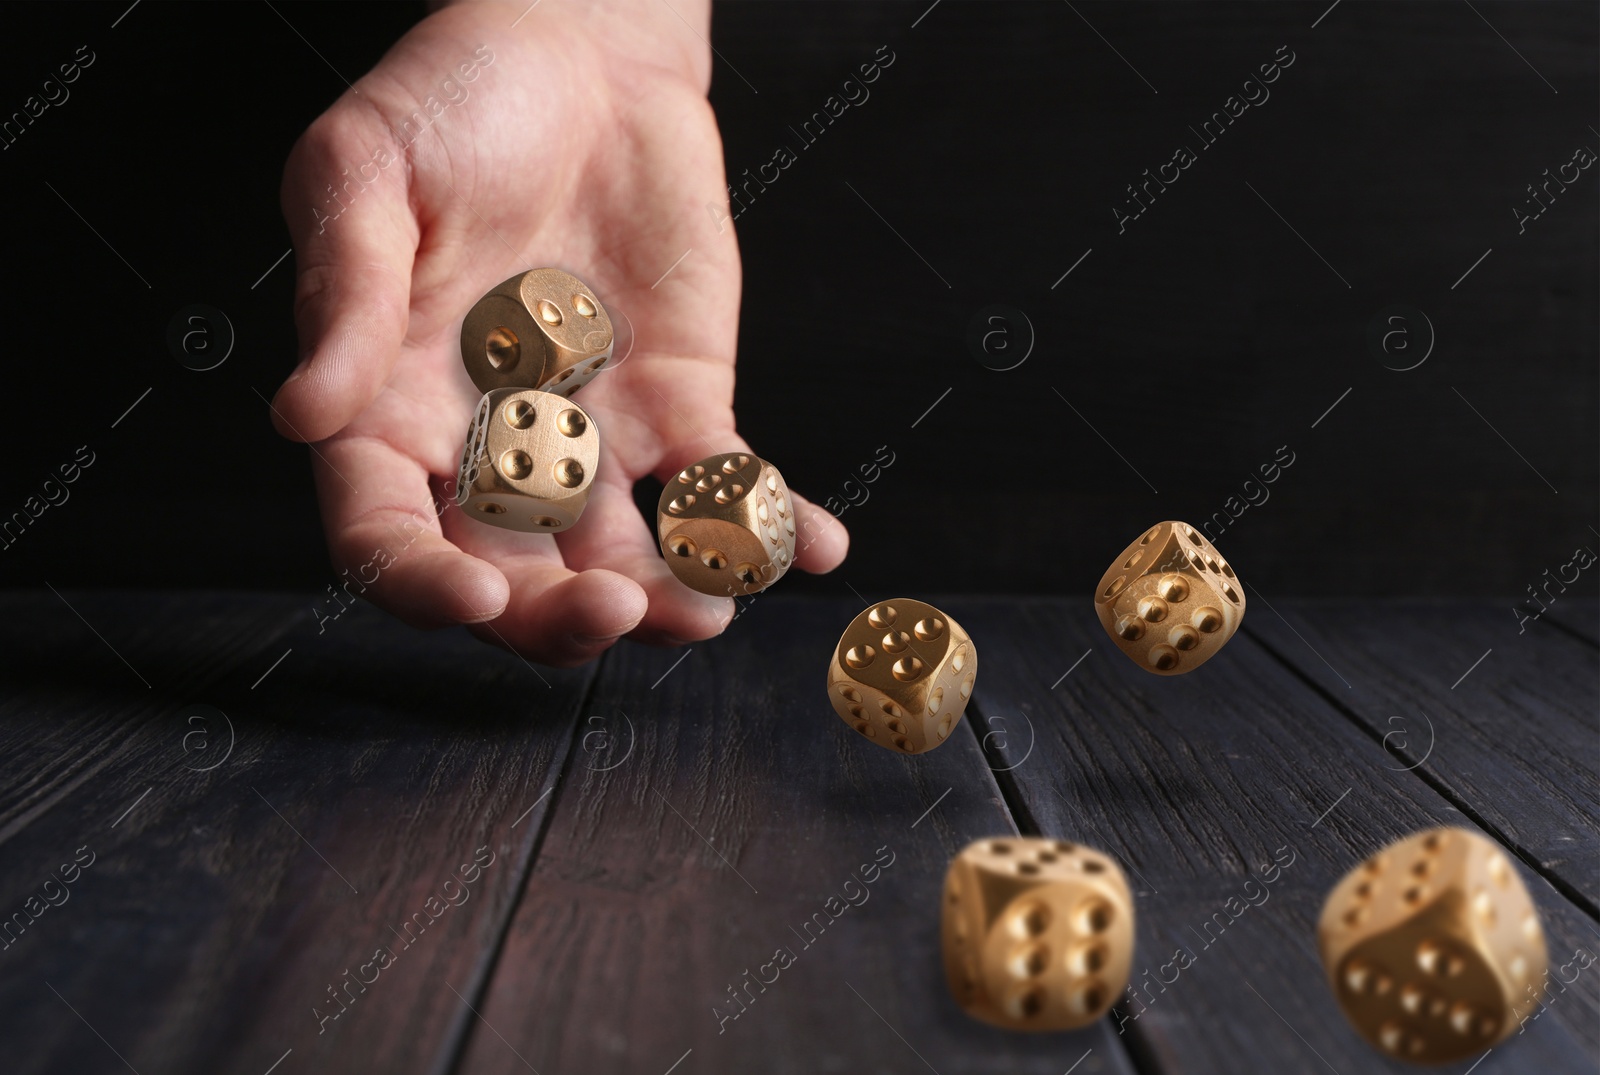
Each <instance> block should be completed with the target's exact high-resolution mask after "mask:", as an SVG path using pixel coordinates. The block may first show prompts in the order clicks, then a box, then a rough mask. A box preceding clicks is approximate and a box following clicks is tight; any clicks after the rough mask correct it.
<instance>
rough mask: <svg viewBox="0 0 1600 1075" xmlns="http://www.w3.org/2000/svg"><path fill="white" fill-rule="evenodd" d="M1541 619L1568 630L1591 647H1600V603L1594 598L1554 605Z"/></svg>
mask: <svg viewBox="0 0 1600 1075" xmlns="http://www.w3.org/2000/svg"><path fill="white" fill-rule="evenodd" d="M1541 619H1543V620H1545V621H1547V622H1549V623H1550V624H1551V625H1552V626H1554V627H1558V628H1564V629H1566V630H1567V631H1568V632H1569V633H1570V634H1572V635H1575V636H1576V637H1578V638H1581V639H1583V640H1584V641H1585V642H1588V643H1589V644H1590V645H1591V646H1600V601H1596V600H1594V599H1592V598H1579V599H1577V600H1573V601H1563V602H1562V603H1561V604H1559V605H1552V606H1551V608H1550V610H1549V611H1548V612H1546V613H1545V614H1544V616H1542V617H1541Z"/></svg>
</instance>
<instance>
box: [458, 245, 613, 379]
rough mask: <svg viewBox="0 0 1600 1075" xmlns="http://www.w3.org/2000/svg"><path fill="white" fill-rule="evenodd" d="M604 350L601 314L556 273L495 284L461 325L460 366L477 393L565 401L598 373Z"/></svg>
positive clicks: (568, 278) (607, 329)
mask: <svg viewBox="0 0 1600 1075" xmlns="http://www.w3.org/2000/svg"><path fill="white" fill-rule="evenodd" d="M611 347H612V330H611V318H610V317H609V316H607V314H606V310H605V307H604V306H601V305H600V300H599V299H597V298H595V295H594V292H593V291H591V290H590V289H589V286H588V285H587V284H585V283H584V282H583V281H582V280H579V279H578V278H577V277H576V276H573V275H572V274H571V273H566V272H562V271H561V270H560V269H529V270H528V271H527V272H525V273H519V274H517V275H516V276H513V277H512V278H511V279H509V280H502V281H501V282H500V283H499V284H498V285H496V286H495V287H494V288H493V289H492V290H490V291H489V293H488V294H486V295H484V296H483V298H481V299H479V300H478V301H477V302H476V303H474V304H473V307H472V309H471V310H470V311H468V312H467V316H466V319H465V320H463V321H462V323H461V361H462V363H463V364H464V365H465V366H466V367H467V375H468V376H469V377H471V378H472V383H473V384H475V385H477V386H478V391H480V392H493V391H494V390H495V389H498V388H537V389H540V390H542V391H545V392H554V393H555V394H556V395H560V396H570V395H571V394H572V393H573V392H576V391H577V390H578V389H579V388H581V387H582V386H583V385H585V384H587V383H588V382H589V381H590V380H592V379H593V378H594V377H595V375H596V374H598V373H599V372H600V371H601V370H602V369H604V368H605V365H606V363H607V362H608V361H609V360H610V358H611Z"/></svg>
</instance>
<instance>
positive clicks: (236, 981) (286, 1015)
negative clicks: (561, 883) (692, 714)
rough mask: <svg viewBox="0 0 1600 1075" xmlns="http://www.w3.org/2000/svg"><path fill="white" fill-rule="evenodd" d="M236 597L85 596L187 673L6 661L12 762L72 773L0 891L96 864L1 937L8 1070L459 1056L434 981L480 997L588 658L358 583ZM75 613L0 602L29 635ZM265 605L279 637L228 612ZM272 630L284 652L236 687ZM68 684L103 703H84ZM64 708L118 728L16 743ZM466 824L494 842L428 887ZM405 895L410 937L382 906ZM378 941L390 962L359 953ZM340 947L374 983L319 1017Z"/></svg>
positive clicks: (455, 1031) (387, 1067)
mask: <svg viewBox="0 0 1600 1075" xmlns="http://www.w3.org/2000/svg"><path fill="white" fill-rule="evenodd" d="M184 605H187V606H188V609H189V613H190V614H189V615H187V616H182V615H174V614H172V613H174V612H178V611H181V610H182V607H183V606H184ZM227 605H228V607H231V608H232V610H233V611H232V613H231V615H230V614H227V613H226V611H222V612H219V609H218V605H217V602H216V601H215V600H212V599H203V600H196V599H195V598H184V599H181V600H179V601H177V602H174V603H173V605H172V608H170V609H168V610H167V612H165V613H163V614H161V615H159V616H158V617H157V618H156V619H155V620H154V621H147V620H145V619H144V617H143V616H142V615H141V611H140V610H139V609H137V608H135V607H131V606H130V605H129V604H128V603H123V604H121V605H117V604H115V603H113V604H109V605H107V604H103V603H100V602H90V601H85V603H84V604H83V605H82V606H80V607H82V609H83V611H84V612H85V614H86V615H88V616H89V617H90V618H91V619H92V620H93V621H94V622H96V625H97V626H98V627H99V628H100V629H101V630H102V631H103V632H105V633H106V635H107V636H108V637H110V638H122V637H125V636H128V637H131V636H136V635H138V634H139V633H140V632H141V631H142V632H143V633H144V634H145V635H146V636H148V637H145V638H144V639H143V640H135V641H133V642H130V643H129V644H128V647H127V649H126V650H125V653H126V654H127V655H128V657H129V659H130V660H132V661H133V662H134V663H135V664H136V665H137V666H138V667H140V669H141V671H143V672H144V674H145V675H146V676H148V677H152V679H153V681H162V680H163V676H162V675H161V674H160V673H161V670H164V669H171V670H172V671H173V672H174V674H175V676H176V674H177V673H178V672H179V671H180V670H183V669H190V668H191V666H192V671H187V672H184V675H187V676H189V677H190V679H191V680H192V682H189V683H184V684H182V685H181V686H177V687H174V688H173V690H174V691H178V692H180V693H176V694H174V693H172V692H171V691H162V690H158V691H156V692H147V691H146V690H145V688H144V687H143V686H142V685H141V684H140V683H138V682H137V681H136V680H133V677H131V676H128V677H127V679H129V680H131V681H132V686H131V687H130V686H128V685H127V684H126V683H124V684H122V685H121V686H117V685H116V680H115V678H114V675H112V676H111V677H110V678H108V679H106V680H105V681H103V682H102V678H101V677H99V676H96V677H95V681H94V683H93V685H92V686H91V687H89V688H83V687H78V686H75V685H71V683H70V679H69V680H66V681H65V682H64V681H62V680H61V679H60V678H58V677H57V676H55V674H54V670H52V669H51V668H50V667H49V666H48V664H44V663H43V662H41V663H40V664H34V665H30V666H22V667H20V668H15V667H14V668H12V670H11V673H10V675H11V677H12V678H13V679H14V678H15V677H16V676H17V675H18V674H19V673H20V674H21V675H23V676H33V677H35V678H44V679H54V680H56V682H55V683H54V684H53V686H52V687H51V688H50V691H53V692H54V700H52V697H51V694H50V691H47V690H44V689H43V688H41V687H40V686H39V684H38V683H37V682H31V681H30V682H26V683H24V685H23V686H24V695H23V696H22V697H23V698H24V701H25V703H26V711H25V712H22V711H16V710H10V709H8V716H9V717H10V719H9V720H7V721H6V722H5V727H6V730H7V733H8V734H10V735H12V736H13V741H14V742H15V743H17V744H18V745H17V750H16V754H15V755H13V756H12V757H10V758H8V759H7V762H6V764H7V765H8V766H14V767H16V769H18V770H20V771H28V770H29V769H30V768H31V769H32V770H35V771H38V772H42V773H45V774H47V775H46V777H44V778H41V780H42V781H43V782H44V783H45V784H47V785H54V786H60V787H62V788H65V789H66V790H65V793H64V794H61V795H54V794H53V793H52V792H51V790H50V788H49V787H48V786H46V787H42V788H41V789H39V790H37V791H34V792H32V793H31V794H32V798H33V799H34V800H36V801H37V802H39V803H41V804H43V809H42V810H38V811H36V816H33V817H32V819H31V821H30V823H28V824H26V825H23V826H20V827H17V831H15V832H14V833H13V834H12V836H11V838H10V839H9V840H8V841H7V843H6V845H5V846H6V854H7V862H8V863H9V867H8V869H7V870H6V872H5V879H4V885H3V887H0V898H3V899H4V901H5V902H4V903H0V908H4V909H5V911H6V913H8V914H9V913H10V912H11V911H13V910H20V909H22V908H23V906H24V901H25V900H26V898H27V896H28V894H29V893H36V892H38V891H39V888H40V885H41V884H42V883H43V882H44V881H45V880H46V879H47V877H48V876H49V875H50V874H51V873H52V872H53V871H55V870H56V868H57V865H58V864H59V863H61V862H63V861H71V859H72V855H73V852H74V850H75V849H76V848H79V847H86V848H87V849H89V850H88V853H89V854H92V856H93V862H92V865H90V867H89V868H88V869H87V870H86V871H85V872H84V873H83V874H82V875H81V877H79V879H78V880H77V882H76V883H75V884H73V885H72V886H70V888H69V889H68V890H67V891H68V892H69V896H68V898H67V902H65V903H64V904H62V905H61V906H59V907H51V908H49V909H48V910H47V911H46V913H45V914H44V915H43V916H42V917H40V919H39V920H38V921H37V922H35V923H34V924H33V926H32V928H30V929H29V930H28V931H27V933H25V934H24V935H23V936H21V937H20V938H19V939H18V942H17V943H16V944H14V945H13V946H12V947H11V948H10V949H9V950H7V951H4V952H0V960H4V961H5V963H6V971H7V973H6V974H5V975H4V976H3V978H0V1037H3V1040H6V1041H8V1042H18V1043H23V1042H26V1043H27V1045H28V1048H27V1049H26V1050H25V1051H23V1050H19V1051H18V1052H16V1053H14V1054H13V1055H12V1056H10V1057H8V1063H7V1065H6V1067H7V1070H10V1071H17V1072H27V1073H34V1072H38V1073H43V1072H63V1071H73V1072H77V1071H110V1070H120V1066H119V1065H118V1063H117V1059H116V1055H115V1054H120V1056H122V1057H124V1058H125V1060H126V1062H127V1063H129V1064H130V1065H131V1066H132V1067H134V1068H136V1069H137V1070H139V1071H141V1072H149V1071H164V1072H197V1073H198V1072H207V1073H210V1072H239V1073H242V1075H261V1072H264V1071H265V1070H267V1068H268V1066H269V1065H271V1064H272V1063H274V1062H275V1061H277V1060H278V1059H280V1058H286V1059H285V1063H284V1066H283V1067H281V1068H279V1069H278V1070H279V1072H280V1073H281V1072H296V1071H300V1072H305V1071H354V1070H371V1071H385V1072H418V1073H421V1072H429V1071H436V1070H442V1069H443V1068H445V1067H447V1066H448V1064H449V1062H450V1060H451V1058H452V1057H453V1056H454V1054H455V1051H456V1048H457V1043H458V1040H459V1037H460V1035H461V1033H462V1032H463V1030H464V1029H465V1025H466V1022H467V1020H468V1019H470V1014H469V1013H468V1012H467V1011H466V1009H465V1007H464V1006H463V1005H462V1003H461V1001H460V1000H458V999H457V997H456V996H454V995H453V994H452V993H451V988H452V987H453V988H456V989H459V990H460V991H461V992H462V993H463V994H466V995H471V994H472V993H473V992H474V991H475V990H476V988H477V985H478V981H479V979H480V978H481V976H482V973H483V969H484V967H486V965H487V963H488V960H489V958H490V956H491V955H492V953H493V952H494V950H495V949H496V947H497V946H498V943H499V938H500V934H501V931H502V930H503V928H504V924H505V921H506V919H507V917H508V915H509V912H510V908H511V906H512V904H513V903H514V901H515V899H516V895H517V892H518V891H519V889H520V886H521V884H522V881H523V876H524V872H525V869H526V866H527V863H528V861H529V860H530V857H531V854H532V850H533V847H534V844H535V837H536V833H537V832H538V829H539V826H540V824H541V820H542V815H543V811H544V810H545V809H547V808H548V804H549V800H548V798H545V799H543V800H541V799H540V798H539V797H540V795H541V794H542V793H543V792H545V791H547V790H548V789H549V788H550V787H551V785H552V783H553V781H554V778H555V775H556V770H557V768H558V767H559V765H560V762H561V761H562V759H563V758H564V757H565V754H566V750H567V747H568V744H569V742H570V739H571V735H572V731H573V728H574V725H575V722H576V718H577V714H578V711H579V707H580V703H581V700H582V698H583V696H584V694H585V692H586V691H587V688H588V684H589V682H590V680H591V678H592V676H593V674H594V672H593V669H592V668H591V669H589V670H587V671H583V672H577V673H562V674H556V673H553V672H551V671H549V670H534V669H531V668H529V667H528V666H526V665H524V664H523V663H522V662H521V661H519V660H518V659H517V658H515V657H512V656H510V655H507V654H503V653H499V652H497V651H492V650H489V649H487V648H486V647H484V646H482V645H480V644H478V643H477V642H475V641H473V640H471V639H470V638H469V637H468V636H467V635H466V634H465V633H464V632H460V631H452V632H446V633H441V634H424V633H419V632H415V631H412V630H410V629H408V628H406V627H403V626H401V625H400V624H398V623H396V622H395V621H393V620H391V619H389V618H388V617H386V616H383V615H381V614H379V613H377V612H375V611H373V610H371V609H367V608H357V609H353V610H352V611H350V612H348V613H346V614H345V615H344V616H343V617H342V618H341V619H339V620H338V621H336V622H333V623H331V624H329V625H328V627H327V630H326V633H324V634H321V635H319V634H318V633H317V631H316V630H315V629H314V627H310V626H307V622H308V620H309V615H308V614H307V613H306V612H305V611H304V607H303V602H299V601H296V602H295V606H296V608H295V610H294V612H293V616H294V620H295V623H296V625H297V626H296V627H295V629H294V630H293V631H291V632H290V633H288V634H283V633H282V631H281V625H282V621H283V620H284V618H285V612H286V609H285V604H284V602H283V601H282V600H280V599H269V600H265V601H262V600H259V599H246V598H239V597H233V598H230V599H229V600H228V602H227ZM52 617H54V618H52ZM68 619H70V615H69V613H68V612H67V611H66V610H65V609H62V610H60V613H59V615H58V616H57V615H55V614H54V613H51V614H49V615H44V614H41V618H38V619H35V620H33V621H31V622H26V623H25V622H23V621H21V620H19V619H15V618H13V619H11V620H9V621H8V623H9V624H10V628H9V630H10V632H11V633H19V632H25V631H33V632H42V633H43V634H44V636H45V637H46V638H47V639H48V638H51V637H53V636H54V635H55V634H56V633H57V632H58V631H60V630H62V629H63V628H62V624H65V623H66V622H67V620H68ZM72 622H76V621H72ZM141 623H142V624H143V626H141ZM262 624H265V625H268V626H270V627H272V628H273V630H271V631H268V632H266V634H267V635H268V636H269V639H270V643H271V645H270V648H269V649H266V650H264V651H262V652H259V653H258V652H255V650H261V645H256V646H255V647H254V649H253V650H251V652H248V653H246V652H245V651H246V650H248V649H250V647H246V646H244V645H243V644H242V643H240V642H238V641H236V640H235V638H234V636H235V635H238V634H240V633H244V632H247V631H248V630H249V629H250V628H251V627H252V625H257V626H259V625H262ZM274 631H276V632H277V633H276V634H274V633H273V632H274ZM7 643H8V644H10V643H11V640H10V639H9V638H8V639H7ZM17 644H18V645H21V646H23V647H24V648H26V647H25V643H23V642H22V641H21V640H19V641H18V643H17ZM280 647H282V648H284V649H287V648H292V649H293V653H292V654H291V656H290V657H289V658H288V659H287V660H285V661H284V662H283V663H282V664H281V665H279V666H278V667H277V668H276V669H275V670H273V671H272V673H271V675H270V676H268V677H267V678H266V679H265V680H264V681H262V682H261V683H260V685H259V687H256V688H254V689H252V687H251V684H252V683H253V682H255V681H256V680H257V678H258V677H259V676H260V674H261V673H262V672H263V671H264V670H265V669H266V667H267V665H268V663H270V662H269V658H270V659H275V658H276V656H277V655H278V654H279V653H281V651H282V650H281V649H280ZM119 648H120V647H119ZM246 658H248V659H246ZM541 675H542V676H543V677H544V678H545V679H546V680H548V681H549V683H550V685H549V686H546V685H545V684H544V683H542V682H541V681H540V679H539V678H538V677H539V676H541ZM180 682H181V680H180ZM86 690H88V691H92V692H95V693H96V695H97V701H98V706H99V710H100V711H103V712H100V711H97V712H94V713H91V714H89V715H88V716H87V717H85V716H82V715H75V709H76V708H77V707H78V706H79V705H80V704H81V700H82V698H83V697H84V696H85V691H86ZM15 697H17V696H13V699H15ZM195 701H204V702H206V703H208V704H210V705H213V706H214V707H216V709H218V710H220V711H221V712H222V713H225V714H226V715H227V717H228V719H229V721H231V725H232V729H233V733H234V735H235V737H236V738H235V741H234V746H233V750H232V752H231V754H230V755H229V756H228V757H227V760H226V761H225V762H223V763H222V764H220V765H218V766H217V767H215V768H214V769H212V770H210V771H208V772H196V771H193V769H192V768H191V767H192V766H195V765H209V764H211V761H210V759H209V758H208V759H207V760H205V761H203V762H202V761H200V760H198V758H197V756H196V755H197V752H196V751H195V750H190V751H188V752H187V753H186V752H185V750H184V747H185V742H184V738H183V737H184V736H185V735H186V734H188V733H189V732H190V731H191V730H192V729H191V727H190V726H188V725H187V724H186V723H185V721H184V720H183V719H182V714H183V713H184V712H185V711H186V710H187V709H188V707H189V704H190V703H192V702H195ZM58 720H59V721H61V722H62V723H63V724H64V725H76V726H77V727H78V730H79V732H80V733H84V734H89V733H99V734H101V735H102V737H103V738H107V739H111V740H113V742H112V743H111V744H109V745H107V744H99V743H92V744H89V748H90V749H91V750H93V751H98V752H100V754H104V755H106V756H105V757H104V758H103V759H102V760H101V761H99V762H97V763H75V764H67V763H64V762H63V761H62V760H61V759H60V757H59V756H58V755H59V754H60V753H61V752H62V749H61V748H62V746H63V744H62V743H60V742H59V741H58V740H59V737H57V736H50V735H47V736H41V737H40V738H39V740H38V741H37V742H36V743H30V742H29V741H28V735H27V734H26V732H27V730H28V729H37V728H48V727H50V725H51V724H52V723H53V722H56V721H58ZM213 734H215V735H217V736H223V735H225V734H226V733H225V732H223V731H222V730H221V729H220V728H214V729H213ZM66 745H67V746H72V745H74V744H71V743H68V744H66ZM188 745H189V746H190V747H194V746H196V745H197V741H191V742H190V743H189V744H188ZM218 746H219V748H220V743H219V744H218ZM82 752H83V749H82V748H81V747H80V749H79V753H82ZM98 756H99V755H97V757H98ZM213 757H214V755H213ZM186 763H187V764H186ZM89 764H98V766H99V767H98V769H97V770H96V771H94V772H93V774H92V776H91V778H90V779H86V780H85V779H79V778H78V776H77V774H80V773H81V772H82V771H83V769H84V767H85V765H89ZM147 788H148V789H151V790H149V793H148V795H146V796H145V797H143V798H142V799H140V798H138V796H140V795H141V793H142V792H143V791H145V789H147ZM134 803H137V805H136V808H135V809H133V810H132V811H131V812H128V813H127V815H126V817H125V818H121V819H120V820H118V819H119V815H120V814H122V813H123V812H124V811H125V810H126V809H127V808H128V807H129V805H130V804H134ZM536 803H537V804H538V805H537V806H536V807H535V809H533V810H532V811H531V812H530V813H527V814H526V815H525V816H522V817H521V820H520V821H519V820H518V818H519V815H523V814H524V811H526V810H527V809H528V807H529V806H531V805H534V804H536ZM114 821H115V822H116V823H115V824H114ZM14 827H15V826H14ZM480 847H483V848H487V849H489V851H486V852H485V853H484V857H487V856H488V854H489V853H492V854H493V855H494V856H495V857H494V860H493V862H492V864H491V865H490V866H489V867H488V868H487V869H484V870H483V872H482V874H481V876H479V877H477V879H476V882H475V883H473V884H471V885H468V886H466V887H465V888H464V889H463V888H462V887H461V886H460V885H459V884H457V885H453V886H452V887H451V888H449V889H448V890H445V891H443V895H442V896H441V891H442V890H443V886H444V883H445V882H446V881H447V880H448V879H450V878H451V876H452V873H453V872H455V871H456V870H457V867H458V866H460V865H461V864H463V863H469V864H470V863H473V862H474V852H475V850H476V849H478V848H480ZM469 872H470V871H469ZM463 892H466V893H467V894H466V895H465V896H464V895H463ZM430 897H431V898H433V899H435V900H436V901H437V902H436V903H434V904H433V905H431V906H430V904H429V903H428V900H429V899H430ZM450 899H455V900H458V901H461V902H460V906H452V905H451V904H450V903H449V902H446V901H448V900H450ZM418 912H421V913H422V914H423V918H422V919H421V920H420V922H418V923H417V924H415V925H413V927H412V929H413V931H415V933H414V937H413V939H411V943H410V944H409V947H408V946H406V945H405V944H404V943H403V939H401V938H399V937H398V936H397V934H396V933H395V932H394V928H395V927H403V925H404V923H405V921H406V919H407V917H408V916H411V915H414V914H416V913H418ZM434 917H437V919H438V921H432V919H433V918H434ZM419 927H421V928H420V929H419ZM379 946H386V947H388V948H389V949H391V950H392V952H393V957H392V960H389V961H380V962H386V963H387V966H381V965H376V964H372V963H371V962H370V961H372V960H373V956H374V952H375V950H376V949H377V948H378V947H379ZM363 963H368V966H367V968H366V969H365V970H362V964H363ZM347 968H348V969H349V971H350V972H351V973H354V974H357V975H361V976H364V977H366V978H367V979H369V983H368V984H366V985H364V986H363V985H359V984H354V983H352V985H351V986H350V987H348V988H349V994H348V995H353V996H354V999H353V1000H350V999H348V995H347V999H346V1002H345V1007H346V1008H347V1009H348V1010H347V1011H343V1012H342V1013H341V1014H339V1016H338V1018H329V1019H327V1020H325V1021H319V1018H318V1014H317V1013H318V1012H319V1011H320V1012H321V1013H322V1014H331V1013H339V1012H341V1009H340V1007H339V1006H338V1005H337V1004H335V1003H334V1002H333V1001H331V1000H330V998H329V996H328V992H327V991H328V988H329V986H330V984H333V985H340V984H341V983H342V982H343V981H344V980H345V976H346V973H347ZM69 1005H70V1007H69ZM102 1036H103V1038H102ZM113 1049H114V1050H115V1054H114V1053H113V1052H112V1050H113ZM289 1050H292V1053H289Z"/></svg>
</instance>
